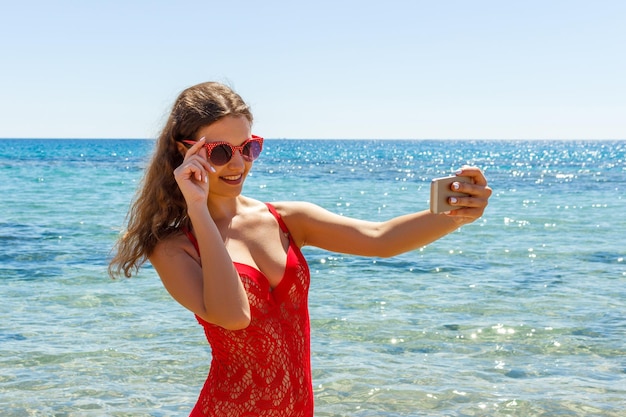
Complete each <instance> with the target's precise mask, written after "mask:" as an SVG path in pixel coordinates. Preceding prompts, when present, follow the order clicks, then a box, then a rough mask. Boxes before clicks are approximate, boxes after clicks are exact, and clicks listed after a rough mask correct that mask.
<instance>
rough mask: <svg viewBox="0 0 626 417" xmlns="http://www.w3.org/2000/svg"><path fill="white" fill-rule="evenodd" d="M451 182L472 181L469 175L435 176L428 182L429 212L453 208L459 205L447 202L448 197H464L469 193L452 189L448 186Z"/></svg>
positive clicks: (441, 211)
mask: <svg viewBox="0 0 626 417" xmlns="http://www.w3.org/2000/svg"><path fill="white" fill-rule="evenodd" d="M453 182H467V183H470V184H471V183H473V181H472V179H471V178H470V177H456V176H452V177H444V178H435V179H433V180H432V182H431V183H430V211H431V213H435V214H438V213H445V212H446V211H450V210H454V209H457V208H459V207H460V206H451V205H450V204H448V198H450V197H466V196H468V195H469V194H465V193H460V192H458V191H452V190H451V189H450V186H451V185H452V183H453Z"/></svg>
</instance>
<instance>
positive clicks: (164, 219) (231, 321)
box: [110, 82, 491, 417]
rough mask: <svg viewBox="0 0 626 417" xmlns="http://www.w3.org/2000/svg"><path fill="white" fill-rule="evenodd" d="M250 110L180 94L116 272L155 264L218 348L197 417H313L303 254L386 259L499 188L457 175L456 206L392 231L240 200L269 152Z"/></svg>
mask: <svg viewBox="0 0 626 417" xmlns="http://www.w3.org/2000/svg"><path fill="white" fill-rule="evenodd" d="M252 121H253V118H252V113H251V112H250V109H249V107H248V106H247V105H246V103H245V102H244V101H243V100H242V99H241V97H240V96H239V95H237V94H236V93H235V92H233V91H232V90H231V89H230V88H228V87H226V86H224V85H222V84H219V83H212V82H208V83H202V84H199V85H196V86H193V87H190V88H188V89H186V90H185V91H183V92H182V93H181V94H180V96H179V97H178V99H177V100H176V102H175V104H174V106H173V109H172V112H171V114H170V116H169V119H168V121H167V123H166V125H165V127H164V129H163V131H162V133H161V135H160V136H159V138H158V140H157V143H156V151H155V154H154V156H153V158H152V161H151V162H150V164H149V166H148V167H147V170H146V175H145V178H144V181H143V185H142V188H141V189H140V192H139V194H138V196H137V198H136V199H135V201H134V204H133V206H132V208H131V211H130V213H129V220H128V227H127V231H126V233H125V234H124V235H123V236H122V237H121V238H120V239H119V241H118V243H117V246H116V249H117V251H116V255H115V257H114V258H113V260H112V261H111V264H110V273H111V274H112V275H113V276H118V275H121V274H124V275H125V276H127V277H130V276H131V275H132V273H133V272H135V271H136V270H137V269H138V268H139V267H140V266H141V264H143V263H144V262H145V261H147V260H149V261H150V262H151V263H152V265H153V266H154V268H155V269H156V271H157V273H158V274H159V277H160V278H161V280H162V282H163V285H164V286H165V288H166V289H167V291H168V292H169V293H170V294H171V296H172V297H173V298H174V299H175V300H176V301H178V302H179V303H180V304H181V305H183V306H184V307H186V308H187V309H189V310H190V311H191V312H192V313H194V314H195V316H196V319H197V321H198V322H199V323H200V325H202V327H203V328H204V332H205V334H206V337H207V340H208V342H209V344H210V345H211V353H212V362H211V366H210V371H209V375H208V378H207V380H206V382H205V384H204V387H203V389H202V391H201V393H200V396H199V398H198V401H197V403H196V406H195V407H194V408H193V410H192V412H191V416H224V417H241V416H274V417H294V416H303V417H304V416H306V417H310V416H313V389H312V382H311V363H310V341H309V330H310V329H309V315H308V290H309V283H310V275H309V269H308V266H307V263H306V260H305V259H304V257H303V256H302V253H301V252H300V248H301V247H303V246H304V245H312V246H316V247H319V248H323V249H326V250H329V251H333V252H340V253H346V254H353V255H361V256H378V257H389V256H393V255H396V254H400V253H403V252H406V251H410V250H413V249H416V248H419V247H421V246H424V245H426V244H428V243H431V242H433V241H435V240H437V239H439V238H440V237H442V236H444V235H446V234H448V233H450V232H452V231H453V230H455V229H457V228H459V227H460V226H462V225H464V224H467V223H470V222H473V221H474V220H476V219H478V218H479V217H480V216H481V215H482V214H483V211H484V209H485V207H486V206H487V201H488V199H489V196H490V195H491V189H490V188H489V187H488V186H487V181H486V179H485V177H484V176H483V174H482V172H481V171H480V170H479V169H478V168H474V167H464V168H462V169H461V170H459V172H458V175H463V176H469V177H471V178H472V179H473V183H472V184H470V183H463V182H459V189H458V191H461V192H464V193H466V194H469V196H468V197H462V198H458V199H457V200H456V203H454V205H456V206H458V207H459V208H458V209H456V210H452V211H451V212H449V213H446V214H432V213H430V212H429V211H421V212H416V213H411V214H406V215H404V216H400V217H396V218H393V219H390V220H388V221H384V222H371V221H365V220H358V219H353V218H349V217H344V216H340V215H337V214H334V213H332V212H330V211H328V210H325V209H323V208H321V207H319V206H317V205H315V204H311V203H306V202H274V203H271V204H270V203H264V202H260V201H257V200H254V199H252V198H248V197H245V196H244V195H242V187H243V184H244V181H245V179H246V176H247V175H248V173H249V172H250V169H251V168H252V166H253V162H254V160H255V159H256V158H257V157H258V156H259V155H260V153H261V151H262V149H263V139H262V138H260V137H258V136H254V135H252V131H251V129H252Z"/></svg>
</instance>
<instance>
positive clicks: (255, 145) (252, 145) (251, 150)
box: [243, 140, 261, 161]
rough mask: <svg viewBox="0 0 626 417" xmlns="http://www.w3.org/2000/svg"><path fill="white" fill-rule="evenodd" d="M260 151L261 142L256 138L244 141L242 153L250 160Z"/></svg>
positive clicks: (257, 155)
mask: <svg viewBox="0 0 626 417" xmlns="http://www.w3.org/2000/svg"><path fill="white" fill-rule="evenodd" d="M260 153H261V144H260V143H259V141H257V140H251V141H250V142H248V143H246V146H244V148H243V155H244V156H245V157H246V158H247V159H249V160H250V161H254V160H255V159H257V158H258V157H259V154H260Z"/></svg>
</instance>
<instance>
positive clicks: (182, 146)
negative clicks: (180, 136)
mask: <svg viewBox="0 0 626 417" xmlns="http://www.w3.org/2000/svg"><path fill="white" fill-rule="evenodd" d="M176 147H177V148H178V152H180V154H181V155H183V157H184V156H185V154H186V153H187V147H186V146H185V144H184V143H182V142H176Z"/></svg>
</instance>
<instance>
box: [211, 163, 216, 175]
mask: <svg viewBox="0 0 626 417" xmlns="http://www.w3.org/2000/svg"><path fill="white" fill-rule="evenodd" d="M209 171H211V172H212V173H214V174H215V173H216V172H217V171H216V170H215V168H213V165H209Z"/></svg>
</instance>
